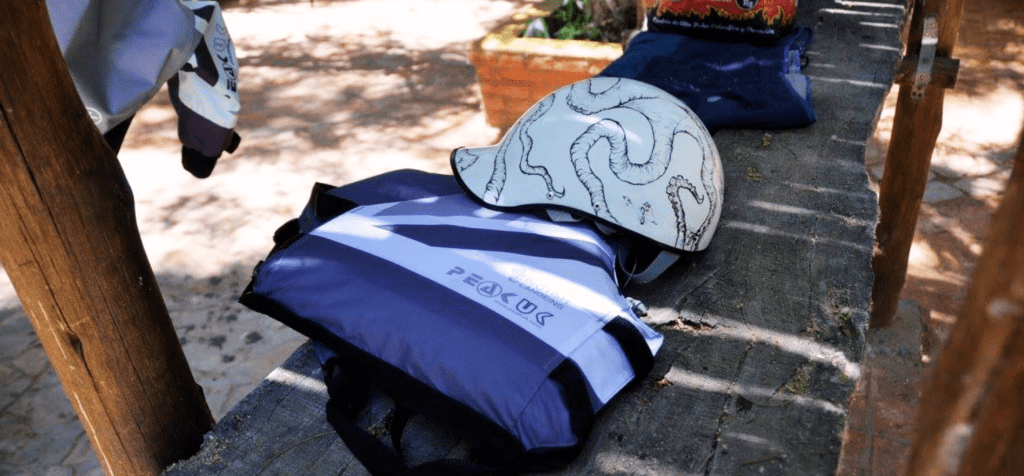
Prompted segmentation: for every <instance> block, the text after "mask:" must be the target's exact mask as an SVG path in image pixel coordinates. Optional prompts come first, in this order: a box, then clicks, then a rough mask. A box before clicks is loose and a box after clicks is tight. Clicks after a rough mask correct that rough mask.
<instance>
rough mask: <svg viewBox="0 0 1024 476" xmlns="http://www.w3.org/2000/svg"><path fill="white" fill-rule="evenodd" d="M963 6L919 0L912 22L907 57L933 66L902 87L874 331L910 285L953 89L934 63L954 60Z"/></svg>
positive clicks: (877, 265) (886, 185) (886, 183)
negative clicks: (914, 247) (917, 232)
mask: <svg viewBox="0 0 1024 476" xmlns="http://www.w3.org/2000/svg"><path fill="white" fill-rule="evenodd" d="M963 4H964V0H918V2H917V6H916V8H915V10H914V14H913V18H912V19H911V24H910V34H909V37H908V40H907V52H906V54H907V57H908V58H911V57H912V58H916V59H918V61H920V58H926V62H927V61H930V63H926V65H928V66H929V70H928V72H929V76H928V77H925V78H919V77H917V76H916V75H911V76H910V78H909V79H908V80H907V81H906V82H904V83H902V84H900V92H899V97H898V98H897V101H896V115H895V117H894V118H893V130H892V139H891V140H890V142H889V150H888V153H887V154H886V159H885V171H884V172H883V178H882V183H881V185H880V187H879V194H878V206H879V221H878V227H877V228H876V229H875V240H876V244H877V247H878V248H877V250H876V252H875V256H874V258H873V260H872V267H873V268H874V271H875V284H874V288H873V290H872V296H871V297H872V305H871V326H872V327H884V326H888V325H889V324H890V323H891V322H892V318H893V316H894V315H895V314H896V306H897V304H898V303H899V295H900V291H901V290H902V289H903V284H904V282H905V281H906V277H907V263H908V260H909V258H910V246H911V244H913V241H914V228H915V227H916V225H917V215H918V213H919V212H920V211H921V200H922V198H923V197H924V189H925V185H927V183H928V169H929V167H930V165H931V160H932V151H933V150H935V141H936V139H938V137H939V130H940V129H941V128H942V104H943V99H944V97H945V89H944V87H945V86H948V85H949V83H948V82H942V81H931V79H932V78H931V76H930V75H931V74H932V73H933V72H934V68H931V66H934V64H935V62H936V60H935V58H951V56H952V54H953V47H954V45H955V44H956V37H957V32H958V30H959V27H960V16H961V14H962V12H963ZM929 39H930V40H931V43H930V44H929V41H928V40H929ZM922 40H924V41H922ZM922 53H923V54H922ZM929 53H933V54H929ZM929 56H931V57H930V58H929ZM921 79H924V80H925V81H928V83H927V86H924V87H923V88H920V89H919V90H918V91H915V87H914V84H915V82H917V83H918V84H920V80H921Z"/></svg>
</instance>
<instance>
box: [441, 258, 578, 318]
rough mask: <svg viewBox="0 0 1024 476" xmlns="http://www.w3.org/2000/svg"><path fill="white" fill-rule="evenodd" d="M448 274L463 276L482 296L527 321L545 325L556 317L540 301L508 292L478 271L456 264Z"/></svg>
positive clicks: (520, 284)
mask: <svg viewBox="0 0 1024 476" xmlns="http://www.w3.org/2000/svg"><path fill="white" fill-rule="evenodd" d="M445 274H446V275H448V276H457V277H459V278H461V282H462V284H465V285H467V286H472V287H474V288H475V289H476V292H477V294H480V295H481V296H484V297H488V298H492V299H494V301H495V302H496V303H498V304H499V305H501V306H502V307H504V308H506V309H509V310H512V311H515V312H516V314H518V315H520V316H522V317H523V318H524V319H526V320H527V321H529V322H531V323H533V324H534V325H537V326H540V327H544V326H545V325H546V324H547V323H548V320H549V319H551V318H553V317H555V314H554V313H553V312H551V311H549V310H542V309H541V307H540V306H539V305H538V303H536V302H534V300H531V299H530V298H528V297H523V296H520V294H518V293H514V292H507V291H505V290H504V288H502V287H501V285H500V284H498V283H497V282H495V281H489V280H486V279H485V278H484V277H483V276H481V275H480V274H477V273H472V272H471V273H468V274H467V271H466V270H465V269H463V268H462V267H459V266H455V267H453V268H451V269H449V270H448V272H447V273H445ZM508 279H509V281H510V282H512V283H515V284H517V285H519V287H521V288H523V289H524V290H528V291H531V292H533V293H535V294H536V293H538V291H536V290H533V289H529V288H527V287H526V286H524V285H523V284H522V283H520V282H519V281H517V280H516V279H515V278H508ZM540 297H541V298H542V299H544V300H546V301H552V302H551V304H554V303H555V302H556V301H554V298H551V297H549V296H546V295H543V294H541V295H540ZM554 305H555V307H557V308H559V309H561V308H562V307H563V306H564V304H561V303H558V304H554Z"/></svg>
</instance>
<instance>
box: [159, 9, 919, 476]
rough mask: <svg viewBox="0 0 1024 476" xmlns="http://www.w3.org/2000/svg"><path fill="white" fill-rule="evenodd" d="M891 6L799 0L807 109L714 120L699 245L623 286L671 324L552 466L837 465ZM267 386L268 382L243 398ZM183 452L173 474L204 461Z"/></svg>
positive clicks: (889, 55)
mask: <svg viewBox="0 0 1024 476" xmlns="http://www.w3.org/2000/svg"><path fill="white" fill-rule="evenodd" d="M904 5H905V3H904V2H903V1H902V0H883V1H874V2H870V3H868V2H857V3H856V5H854V6H842V7H841V8H840V7H837V5H836V4H835V3H834V2H832V1H827V0H817V1H805V2H801V4H800V16H799V18H798V23H800V24H803V25H807V26H811V27H813V28H814V30H815V40H814V43H813V44H812V46H811V49H810V51H809V57H810V65H809V66H808V67H807V69H806V72H807V74H808V75H809V76H810V77H811V79H812V81H813V82H814V92H813V100H814V104H815V109H816V113H817V116H818V122H817V123H816V124H814V125H812V126H809V127H807V128H803V129H800V130H787V131H754V130H723V131H720V132H718V133H717V134H716V135H715V142H716V144H717V145H718V148H719V151H720V153H721V156H722V160H723V164H724V170H725V175H726V177H725V199H724V209H723V214H722V221H721V222H720V225H719V229H718V231H717V233H716V235H715V238H714V240H712V244H711V246H710V248H709V249H707V250H706V251H704V252H701V253H699V254H695V255H693V256H692V257H689V258H688V259H686V260H685V261H686V262H685V263H684V264H680V265H677V266H675V267H673V268H672V269H670V270H669V271H668V273H667V275H666V276H664V277H662V278H659V279H658V280H657V281H656V282H654V283H651V284H648V285H644V286H636V285H632V286H629V287H627V294H629V295H632V296H634V297H637V298H640V299H641V300H643V301H644V302H645V303H646V304H647V305H648V306H649V307H650V309H651V312H650V315H649V316H648V317H647V319H648V321H649V322H651V323H653V324H655V325H656V326H658V328H659V330H660V331H661V332H662V333H664V335H665V336H666V342H665V346H664V348H663V349H662V351H661V353H660V354H659V356H658V358H657V362H656V365H655V368H654V370H653V371H652V373H651V376H650V377H649V378H648V379H645V380H644V381H643V382H642V383H641V384H640V385H638V386H636V387H635V388H631V389H629V390H627V391H626V392H625V393H624V394H623V395H621V397H620V398H618V399H617V400H615V401H614V402H612V404H610V405H609V407H608V408H607V409H606V410H605V411H604V412H603V413H602V414H601V415H600V417H599V419H598V421H597V424H596V427H595V429H594V432H593V434H592V437H591V439H590V441H589V442H588V444H587V446H586V447H585V448H584V450H583V453H582V454H581V456H580V457H579V458H578V459H577V460H576V461H575V462H573V463H572V464H571V465H569V466H568V467H567V468H565V469H564V470H562V471H558V472H556V473H553V474H573V475H576V474H659V475H661V474H663V475H698V474H699V475H736V474H785V475H796V476H800V475H822V474H831V473H833V472H834V471H835V468H836V465H837V463H838V457H839V451H840V447H841V443H842V432H843V428H844V424H845V420H846V405H847V400H848V398H849V396H850V394H851V393H852V391H853V388H854V385H855V383H856V381H857V379H858V378H859V376H860V362H861V361H862V354H863V352H864V346H865V340H864V332H865V331H866V329H867V323H868V311H869V306H870V293H871V285H872V282H873V275H872V271H871V255H872V251H873V246H874V228H875V222H876V220H877V210H878V209H877V206H878V202H877V199H876V195H875V194H874V192H872V191H871V189H870V187H869V185H868V177H867V173H866V170H865V166H864V154H865V148H866V143H867V140H868V138H869V137H870V136H871V134H872V131H873V129H874V122H875V120H876V117H877V115H878V112H879V110H880V109H881V106H882V102H883V100H884V97H885V95H886V93H887V91H888V89H889V87H890V85H891V84H892V79H893V74H894V71H895V69H896V63H897V61H898V59H899V56H900V39H899V32H900V25H901V23H902V21H903V19H904V16H905V10H904V8H903V7H904ZM865 18H870V22H869V23H871V25H873V26H871V25H868V26H866V25H864V24H863V23H865V21H866V20H865ZM296 372H298V373H300V374H309V373H311V372H314V370H313V369H312V368H311V367H304V368H301V369H298V370H296ZM268 398H270V397H269V396H268V393H267V391H266V390H265V389H264V390H257V391H256V392H254V393H253V394H252V395H250V396H249V397H247V400H249V401H256V400H263V401H268V400H267V399H268ZM275 398H276V397H275ZM297 398H313V399H323V397H322V396H321V397H317V396H315V395H314V394H312V393H308V392H306V393H301V397H297ZM257 405H258V403H257ZM310 408H313V409H315V408H316V405H315V404H314V405H311V406H310ZM247 412H248V413H252V412H253V410H248V411H247ZM320 413H321V415H318V416H319V417H321V418H322V411H321V412H320ZM260 431H265V432H270V435H264V436H261V438H266V439H267V441H271V439H272V438H280V439H282V440H283V441H289V442H294V441H300V440H301V439H302V437H293V436H289V435H288V433H287V432H286V431H281V430H279V429H277V428H275V427H274V425H267V426H264V427H263V428H262V429H261V430H260ZM289 431H290V430H289ZM218 434H221V435H223V438H222V439H221V440H220V441H221V442H222V443H223V442H229V441H231V440H232V436H231V435H230V434H229V433H218ZM275 435H276V436H275ZM432 439H434V438H433V437H427V436H424V437H423V438H415V440H417V441H426V442H429V441H430V440H432ZM279 445H280V444H279ZM213 446H215V445H211V444H210V443H209V442H208V443H207V445H206V447H213ZM217 446H223V445H222V444H220V445H217ZM234 446H237V445H234ZM338 451H344V450H342V449H340V448H339V449H338ZM206 452H207V450H206V449H204V454H205V453H206ZM193 461H195V460H193ZM193 461H190V462H188V463H185V465H184V466H183V467H182V469H181V470H179V471H182V472H181V473H175V474H184V472H185V468H187V469H189V470H191V471H193V474H210V473H213V472H214V471H209V470H208V469H206V468H205V467H203V466H201V465H194V464H193ZM352 471H357V470H354V469H353V470H352ZM216 472H218V473H219V474H243V473H246V472H247V470H246V469H245V466H238V467H230V468H228V467H218V468H217V471H216ZM328 474H330V473H328ZM346 474H349V473H346ZM352 474H356V473H352Z"/></svg>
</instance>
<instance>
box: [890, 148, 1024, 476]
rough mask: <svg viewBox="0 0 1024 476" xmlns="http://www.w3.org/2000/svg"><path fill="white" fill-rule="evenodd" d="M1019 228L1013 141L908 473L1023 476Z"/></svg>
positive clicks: (1020, 155) (1023, 210)
mask: <svg viewBox="0 0 1024 476" xmlns="http://www.w3.org/2000/svg"><path fill="white" fill-rule="evenodd" d="M1022 145H1024V143H1022ZM1022 233H1024V147H1021V146H1018V150H1017V158H1016V161H1015V163H1014V170H1013V175H1012V176H1011V177H1010V182H1009V184H1008V185H1007V189H1006V193H1005V195H1003V201H1002V204H1001V205H1000V206H999V209H998V210H997V211H996V214H995V216H994V217H993V223H992V228H991V230H990V231H989V235H988V236H989V238H988V240H987V242H986V243H985V249H984V251H983V252H982V255H981V258H980V259H979V260H978V267H977V270H976V271H975V275H974V279H973V281H972V283H971V285H970V288H969V289H968V292H967V299H966V300H965V301H964V308H963V312H962V313H961V315H960V318H959V319H958V320H957V322H956V325H954V326H953V331H952V333H951V334H950V338H949V340H948V341H947V342H946V344H945V345H944V346H943V349H942V353H941V354H940V356H939V359H938V361H937V362H936V364H935V367H934V369H933V370H932V375H931V377H930V378H929V379H928V381H927V383H926V384H925V388H924V391H923V392H922V396H921V405H920V408H921V411H920V414H919V417H918V424H917V432H918V434H917V438H916V440H915V443H914V446H913V448H912V451H911V457H910V466H909V470H908V472H907V474H908V475H912V476H925V475H946V474H958V475H988V474H1024V458H1022V457H1021V448H1022V447H1021V446H1020V444H1021V443H1022V441H1024V405H1022V404H1021V400H1020V396H1021V391H1024V244H1022V243H1021V241H1020V239H1019V237H1020V236H1021V234H1022Z"/></svg>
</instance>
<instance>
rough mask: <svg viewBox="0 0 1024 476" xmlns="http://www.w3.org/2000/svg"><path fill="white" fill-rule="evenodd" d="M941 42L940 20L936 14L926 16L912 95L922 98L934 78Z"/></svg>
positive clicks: (915, 97)
mask: <svg viewBox="0 0 1024 476" xmlns="http://www.w3.org/2000/svg"><path fill="white" fill-rule="evenodd" d="M938 44H939V21H938V19H936V18H935V16H934V15H928V16H926V17H924V31H923V32H922V35H921V52H920V53H918V56H917V71H916V72H915V73H914V89H913V90H912V91H911V97H912V98H914V99H915V100H916V99H921V98H923V97H924V90H925V88H927V87H928V83H930V82H931V80H932V67H933V66H934V65H935V48H936V46H938Z"/></svg>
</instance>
